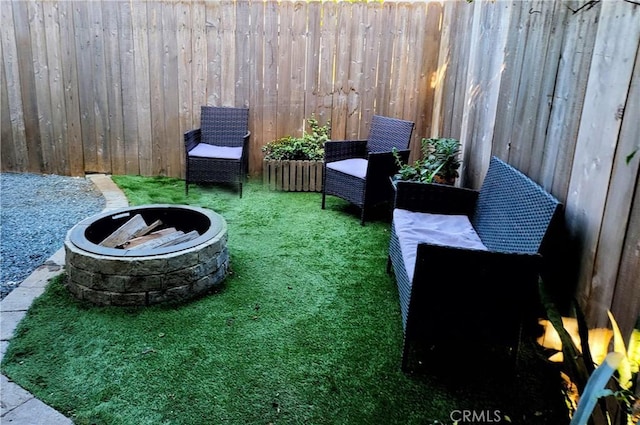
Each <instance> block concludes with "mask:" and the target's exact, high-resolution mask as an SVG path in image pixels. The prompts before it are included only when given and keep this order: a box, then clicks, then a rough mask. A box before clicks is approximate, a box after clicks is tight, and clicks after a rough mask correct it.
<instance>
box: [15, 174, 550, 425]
mask: <svg viewBox="0 0 640 425" xmlns="http://www.w3.org/2000/svg"><path fill="white" fill-rule="evenodd" d="M113 180H114V181H115V182H116V183H117V184H118V185H119V186H120V187H121V188H123V190H124V191H125V193H126V195H127V197H128V198H129V200H130V203H131V204H132V205H140V204H149V203H183V204H191V205H197V206H203V207H207V208H211V209H213V210H215V211H216V212H218V213H220V214H222V215H223V216H224V217H225V219H226V220H227V223H228V232H229V242H228V247H229V250H230V254H231V266H232V269H233V273H232V274H231V275H230V276H229V277H228V278H227V279H226V281H225V284H224V286H223V287H222V288H221V290H220V291H219V292H217V293H213V294H210V295H207V296H205V297H203V298H200V299H197V300H195V301H192V302H189V303H186V304H183V305H165V306H154V307H146V308H115V307H109V308H106V307H94V306H91V305H88V304H86V303H82V302H79V301H76V300H75V299H73V298H72V297H71V296H70V295H69V294H68V292H67V291H66V289H65V288H64V286H63V281H64V280H63V278H59V279H56V280H54V281H53V282H52V284H51V285H49V287H48V289H47V291H46V293H45V294H44V295H43V296H42V297H40V298H39V299H38V300H36V302H35V303H34V305H33V307H32V308H31V309H30V310H29V312H28V314H27V317H26V318H25V319H24V320H23V321H22V323H21V325H20V326H19V328H18V330H17V336H16V337H15V338H14V339H13V340H12V342H11V344H10V346H9V348H8V351H7V354H6V356H5V360H4V362H3V365H2V370H3V373H5V374H7V375H8V376H9V377H10V378H11V379H13V380H14V381H16V382H17V383H18V384H20V385H22V386H23V387H24V388H26V389H27V390H29V391H31V392H32V393H33V394H35V395H36V396H37V397H38V398H40V399H42V400H43V401H45V402H46V403H48V404H50V405H51V406H53V407H54V408H56V409H58V410H60V411H61V412H62V413H64V414H66V415H68V416H70V417H72V418H73V420H74V421H75V422H76V423H78V424H98V425H99V424H136V425H140V424H435V423H451V420H450V415H451V412H453V411H456V410H463V409H474V410H476V411H477V412H480V411H482V410H488V409H491V410H493V409H498V410H500V412H501V415H502V419H503V420H504V421H505V422H506V421H507V419H506V418H505V417H504V415H508V416H509V418H510V419H511V421H513V423H528V424H538V423H540V424H543V423H558V422H557V421H556V420H555V419H553V418H552V416H553V412H550V411H549V409H554V407H555V406H550V405H548V399H549V397H546V396H548V394H546V395H545V394H544V393H545V391H547V389H548V386H547V387H545V385H546V384H545V382H542V383H540V382H538V381H535V382H533V383H531V384H530V385H529V384H528V385H527V386H526V387H522V386H521V387H518V388H516V389H514V388H512V387H511V386H510V385H505V384H504V383H501V384H495V383H494V384H495V385H494V384H491V380H486V379H485V378H482V379H480V380H479V382H476V383H473V382H472V381H474V377H476V376H478V375H481V371H482V369H483V366H482V365H481V364H475V363H474V361H473V352H472V348H471V350H470V353H469V362H468V363H466V364H462V365H460V367H461V368H462V369H463V370H465V371H466V372H467V374H466V377H465V376H464V375H463V376H462V377H461V376H460V375H456V378H455V379H453V378H452V379H447V373H445V374H444V376H443V377H440V378H431V377H429V376H421V377H416V376H408V375H406V374H403V373H402V372H401V371H400V358H401V347H402V325H401V321H400V312H399V305H398V295H397V290H396V287H395V282H394V280H393V277H392V276H389V275H387V274H386V271H385V266H386V258H387V246H388V239H389V223H388V221H386V220H385V219H384V217H383V215H381V216H380V217H379V218H378V219H376V218H374V220H373V221H372V222H368V223H367V225H366V226H365V227H362V226H360V224H359V214H358V211H355V210H353V209H351V208H350V207H349V206H348V205H347V204H346V203H345V202H344V201H342V200H339V199H336V198H333V197H329V198H328V199H327V201H328V202H327V209H326V210H324V211H323V210H321V209H320V195H319V194H317V193H284V192H270V191H267V190H266V189H264V188H263V187H262V185H261V184H259V183H256V182H250V183H249V184H247V185H245V191H244V196H243V198H242V199H239V198H238V196H237V194H236V193H235V192H233V191H229V190H226V189H224V188H221V187H217V186H211V187H200V186H192V188H191V189H190V195H189V197H188V198H186V197H185V196H184V183H183V181H181V180H176V179H169V178H142V177H129V176H114V177H113ZM534 360H535V357H534ZM451 376H453V375H451ZM519 382H521V383H522V382H523V381H519ZM553 388H555V387H553ZM541 396H542V398H541ZM551 398H552V399H555V398H554V397H551ZM523 417H526V419H524V420H523V422H520V420H522V419H521V418H523Z"/></svg>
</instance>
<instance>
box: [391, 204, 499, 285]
mask: <svg viewBox="0 0 640 425" xmlns="http://www.w3.org/2000/svg"><path fill="white" fill-rule="evenodd" d="M393 225H394V229H395V232H396V235H397V236H398V241H399V242H400V249H401V250H402V259H403V261H404V266H405V269H406V271H407V274H408V275H409V280H411V281H413V273H414V271H415V270H414V269H415V267H416V256H417V250H418V244H419V243H420V242H426V243H429V244H433V245H444V246H452V247H456V248H468V249H477V250H482V251H487V247H486V246H484V244H483V243H482V241H481V240H480V237H479V236H478V234H477V233H476V231H475V230H474V228H473V226H472V225H471V222H470V221H469V218H468V217H467V216H465V215H446V214H429V213H421V212H414V211H407V210H402V209H395V210H393ZM461 267H464V265H463V264H461Z"/></svg>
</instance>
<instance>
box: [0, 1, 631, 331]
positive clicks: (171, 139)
mask: <svg viewBox="0 0 640 425" xmlns="http://www.w3.org/2000/svg"><path fill="white" fill-rule="evenodd" d="M638 22H640V7H639V6H638V5H637V4H635V3H634V2H630V1H625V0H607V1H602V2H586V1H583V0H580V1H574V0H569V1H567V0H561V1H560V0H559V1H553V2H551V1H544V0H535V1H531V0H530V1H513V2H508V1H482V0H476V1H474V2H473V3H467V2H466V1H463V0H461V1H445V2H435V1H434V2H412V3H409V2H406V3H398V2H384V3H379V2H369V3H364V2H362V3H352V2H337V3H336V2H315V1H312V2H306V1H299V2H287V1H282V2H275V1H261V0H254V1H220V2H218V1H216V2H213V1H207V2H205V1H192V2H187V1H180V2H178V1H148V2H147V1H35V0H30V1H21V0H20V1H19V0H14V1H11V2H3V3H2V7H1V8H0V32H1V37H2V40H1V44H0V48H1V55H2V56H1V79H0V95H1V106H0V119H1V124H2V133H1V137H2V144H1V154H2V157H1V158H2V170H3V171H29V172H43V173H56V174H63V175H83V174H84V173H89V172H106V173H113V174H142V175H169V176H175V177H182V176H183V173H184V157H183V156H184V153H183V147H182V146H183V145H182V134H183V133H184V132H185V131H187V130H189V129H191V128H195V127H197V126H199V108H200V106H201V105H204V104H210V105H218V106H248V107H249V108H250V114H251V116H250V127H251V131H252V138H251V155H250V171H251V173H252V174H253V175H259V173H260V170H261V164H262V154H261V151H260V148H261V147H262V146H263V145H264V144H265V143H267V142H269V141H271V140H273V139H275V138H278V137H282V136H284V135H300V133H301V132H302V130H303V127H304V120H305V118H306V117H310V116H311V114H315V115H316V117H318V119H319V121H320V123H321V124H324V123H325V122H326V121H327V120H331V122H332V137H333V138H334V139H342V138H364V137H366V136H367V131H368V130H367V129H368V124H369V122H370V118H371V116H372V115H373V114H374V113H375V114H381V115H388V116H394V117H398V118H403V119H410V120H413V121H414V122H415V123H416V131H415V132H414V137H413V141H412V151H413V153H412V155H413V157H415V156H416V155H417V154H418V149H419V139H420V138H422V137H430V136H437V135H442V136H451V137H457V138H459V139H460V140H461V141H462V142H463V144H464V167H463V170H462V171H463V176H462V179H461V182H462V184H464V185H467V186H471V187H477V186H478V185H479V183H480V182H481V180H482V177H483V175H484V172H485V171H486V167H487V165H488V159H489V156H490V155H492V154H494V155H498V156H499V157H501V158H503V159H505V160H507V161H508V162H509V163H511V164H513V165H514V166H516V167H517V168H519V169H521V170H522V171H524V172H525V173H527V174H528V175H530V176H531V177H532V178H534V179H535V180H536V181H538V182H539V183H540V184H542V185H543V186H544V187H545V188H546V189H548V190H550V191H551V192H552V193H553V194H554V195H556V196H557V197H558V198H559V199H561V200H562V201H563V202H565V203H566V208H567V224H568V226H569V230H570V234H571V237H572V240H573V241H574V242H575V243H576V246H577V252H579V259H578V262H579V266H580V267H579V270H580V271H579V277H578V295H579V299H580V301H581V302H582V304H583V305H584V306H585V308H586V310H587V313H588V316H589V319H590V321H591V323H592V324H593V325H596V324H597V325H605V324H606V313H605V312H606V309H607V308H610V309H612V311H613V313H614V315H616V317H617V318H618V319H619V321H620V323H621V325H622V327H623V329H624V330H625V332H628V331H629V330H630V329H631V327H632V326H633V323H634V322H635V319H636V318H637V316H638V312H639V311H640V282H639V281H640V245H639V244H640V242H639V241H640V190H638V186H639V184H640V183H639V182H638V174H639V172H638V168H639V167H638V163H639V161H640V153H639V154H638V155H636V156H635V157H634V158H632V160H631V161H630V162H629V163H628V164H627V162H626V160H625V158H626V156H627V155H629V154H630V153H631V152H633V151H634V149H635V148H636V147H637V145H638V144H639V143H640V142H639V134H640V129H639V126H640V124H639V123H640V120H639V119H638V117H640V109H639V108H640V105H639V103H640V93H639V92H640V89H639V88H638V81H640V78H639V74H640V59H639V57H638V55H639V54H640V53H639V51H640V49H639V46H640V25H639V24H638ZM569 257H570V255H569V254H567V261H569Z"/></svg>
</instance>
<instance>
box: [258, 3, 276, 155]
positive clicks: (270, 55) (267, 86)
mask: <svg viewBox="0 0 640 425" xmlns="http://www.w3.org/2000/svg"><path fill="white" fill-rule="evenodd" d="M264 32H265V34H264V45H263V46H264V54H263V56H264V88H263V90H264V94H263V104H262V105H261V107H262V138H263V141H264V143H268V142H270V141H272V140H275V139H276V137H277V136H276V134H277V133H276V129H277V112H276V110H277V107H278V8H277V5H276V4H275V3H274V2H267V3H266V5H265V17H264Z"/></svg>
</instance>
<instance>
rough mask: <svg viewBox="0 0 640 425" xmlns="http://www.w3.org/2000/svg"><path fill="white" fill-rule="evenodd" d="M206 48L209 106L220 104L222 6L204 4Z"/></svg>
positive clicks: (214, 3) (218, 3) (219, 4)
mask: <svg viewBox="0 0 640 425" xmlns="http://www.w3.org/2000/svg"><path fill="white" fill-rule="evenodd" d="M205 7H206V18H205V19H206V21H205V22H206V38H207V41H206V48H207V72H206V74H205V75H206V77H207V102H206V103H205V104H207V105H210V106H223V104H222V35H223V28H222V4H221V2H209V1H208V2H205Z"/></svg>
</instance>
